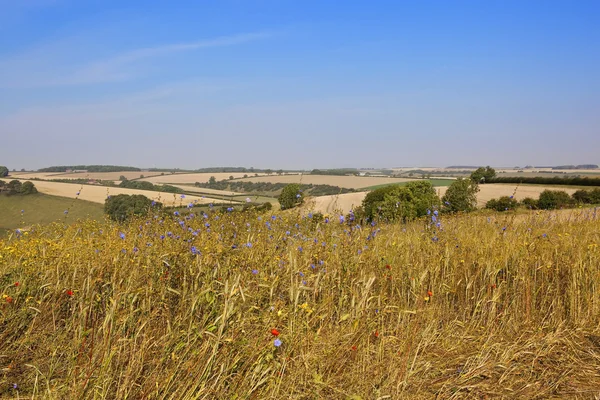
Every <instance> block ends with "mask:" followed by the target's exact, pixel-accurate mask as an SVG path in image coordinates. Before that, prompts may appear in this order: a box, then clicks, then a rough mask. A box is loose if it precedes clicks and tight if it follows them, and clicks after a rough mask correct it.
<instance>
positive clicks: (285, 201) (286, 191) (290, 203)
mask: <svg viewBox="0 0 600 400" xmlns="http://www.w3.org/2000/svg"><path fill="white" fill-rule="evenodd" d="M303 199H304V195H303V193H302V192H301V190H300V185H298V184H297V183H292V184H289V185H286V186H285V187H284V188H283V189H282V190H281V194H280V195H279V197H278V198H277V200H278V201H279V204H280V205H281V209H282V210H287V209H289V208H293V207H295V206H297V205H299V204H302V201H303Z"/></svg>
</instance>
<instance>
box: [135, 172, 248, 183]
mask: <svg viewBox="0 0 600 400" xmlns="http://www.w3.org/2000/svg"><path fill="white" fill-rule="evenodd" d="M244 175H248V176H251V175H254V174H253V173H250V172H231V173H230V172H212V173H211V172H202V173H197V174H193V173H192V174H165V175H159V176H153V177H151V178H144V179H140V180H142V181H148V182H152V183H158V184H181V183H184V184H185V183H191V184H193V183H196V182H200V183H206V182H208V180H209V179H210V177H211V176H214V177H215V179H216V180H217V181H224V180H228V179H229V177H230V176H233V177H234V178H235V179H237V178H242V177H243V176H244ZM259 175H260V174H259Z"/></svg>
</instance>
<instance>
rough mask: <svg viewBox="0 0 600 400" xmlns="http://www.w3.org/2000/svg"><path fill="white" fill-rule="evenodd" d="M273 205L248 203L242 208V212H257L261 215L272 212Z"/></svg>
mask: <svg viewBox="0 0 600 400" xmlns="http://www.w3.org/2000/svg"><path fill="white" fill-rule="evenodd" d="M272 208H273V205H272V204H271V203H269V202H266V203H246V204H244V206H243V207H242V211H257V212H259V213H262V212H267V211H271V209H272Z"/></svg>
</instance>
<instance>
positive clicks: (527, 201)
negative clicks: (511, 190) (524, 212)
mask: <svg viewBox="0 0 600 400" xmlns="http://www.w3.org/2000/svg"><path fill="white" fill-rule="evenodd" d="M521 205H522V206H523V207H525V208H528V209H530V210H537V209H538V201H537V200H536V199H533V198H531V197H526V198H524V199H523V200H521Z"/></svg>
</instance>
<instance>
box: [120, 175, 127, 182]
mask: <svg viewBox="0 0 600 400" xmlns="http://www.w3.org/2000/svg"><path fill="white" fill-rule="evenodd" d="M119 180H120V181H122V182H125V181H126V180H127V177H126V176H125V175H121V176H119Z"/></svg>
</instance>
